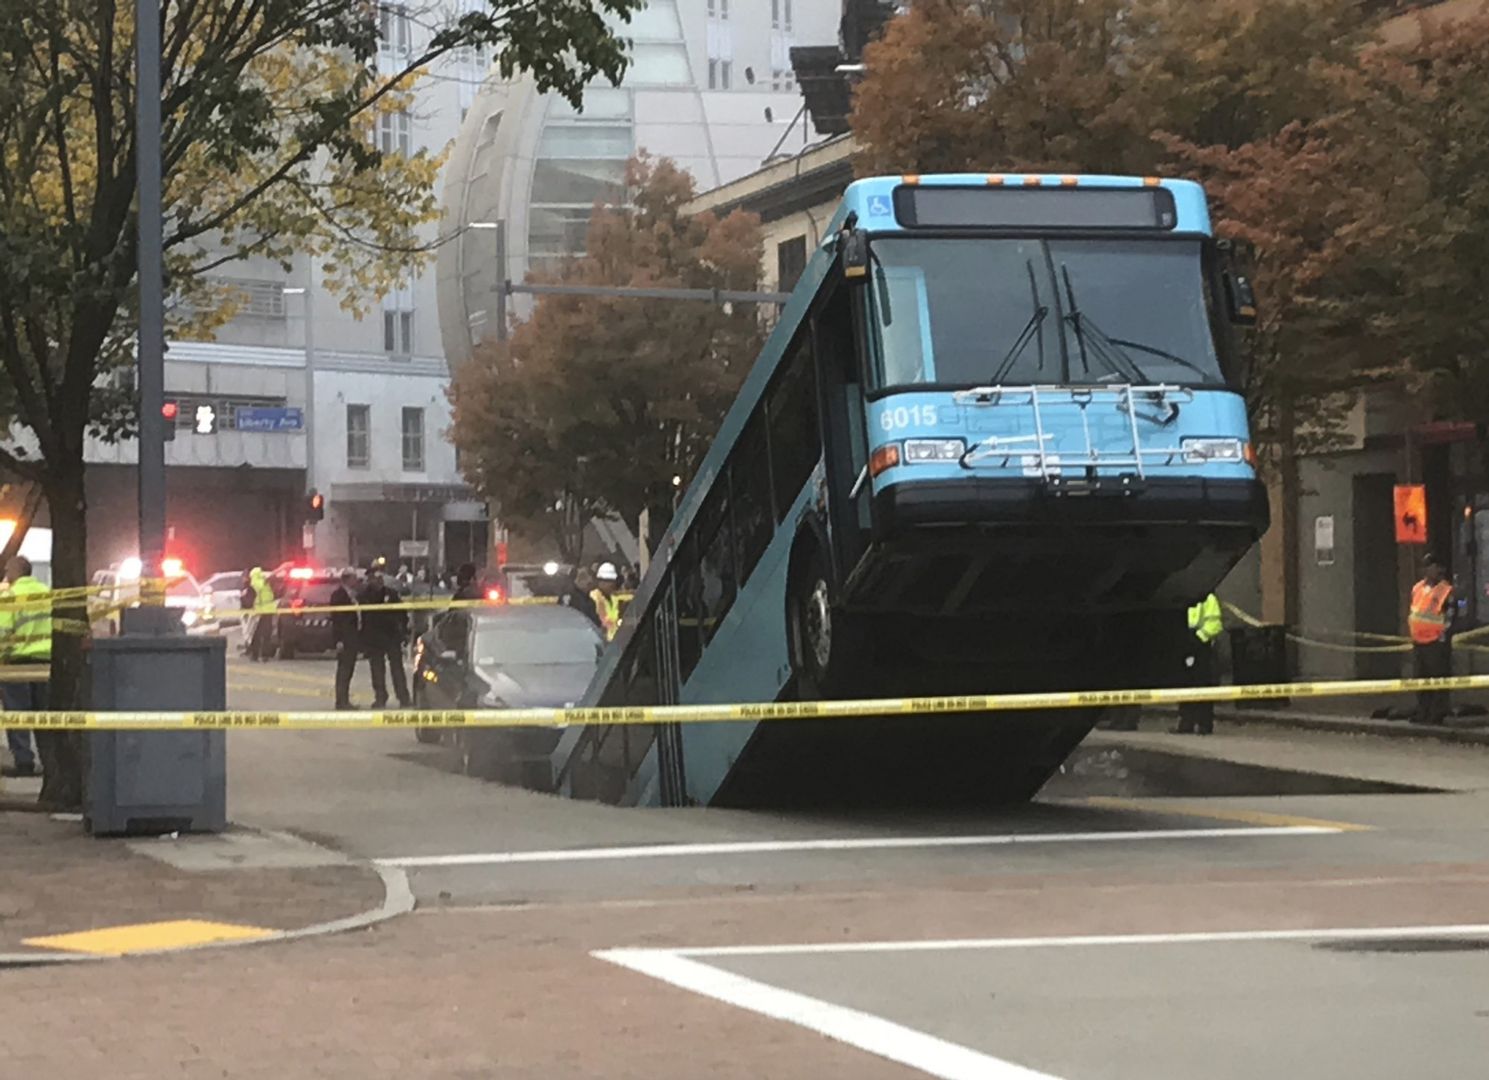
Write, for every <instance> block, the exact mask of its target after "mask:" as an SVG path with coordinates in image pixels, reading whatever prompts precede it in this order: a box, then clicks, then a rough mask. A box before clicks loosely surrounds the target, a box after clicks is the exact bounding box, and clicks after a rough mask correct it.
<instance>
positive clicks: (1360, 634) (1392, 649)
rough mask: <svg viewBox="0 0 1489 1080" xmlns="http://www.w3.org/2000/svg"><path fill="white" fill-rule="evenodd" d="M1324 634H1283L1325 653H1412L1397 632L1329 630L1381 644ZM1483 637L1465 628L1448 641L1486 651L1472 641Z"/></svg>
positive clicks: (1245, 616)
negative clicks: (1351, 641) (1355, 642)
mask: <svg viewBox="0 0 1489 1080" xmlns="http://www.w3.org/2000/svg"><path fill="white" fill-rule="evenodd" d="M1224 607H1225V610H1226V611H1228V612H1230V613H1231V614H1232V615H1234V616H1235V617H1236V618H1237V619H1240V620H1241V621H1242V622H1243V623H1245V624H1246V625H1247V626H1253V627H1255V626H1266V625H1269V624H1267V623H1265V622H1263V621H1262V620H1261V619H1258V618H1257V617H1256V616H1254V615H1252V614H1250V613H1249V612H1247V611H1245V610H1244V609H1242V608H1239V607H1237V606H1236V605H1235V604H1232V603H1229V602H1227V603H1225V604H1224ZM1325 633H1331V632H1329V631H1319V630H1310V631H1306V632H1302V633H1300V632H1296V631H1293V630H1291V629H1286V630H1284V636H1286V638H1287V639H1288V640H1289V641H1292V642H1296V643H1297V644H1299V645H1304V646H1307V647H1309V648H1314V649H1322V650H1324V651H1326V652H1346V653H1408V652H1411V649H1412V640H1411V638H1408V637H1402V636H1400V635H1396V634H1372V633H1367V632H1366V631H1364V630H1345V631H1337V632H1332V633H1333V634H1334V636H1336V637H1352V638H1356V639H1358V640H1360V641H1380V642H1389V644H1383V645H1353V644H1345V643H1343V642H1339V641H1328V640H1325V639H1324V637H1323V635H1324V634H1325ZM1486 637H1489V626H1481V627H1479V628H1478V629H1476V630H1468V631H1465V632H1464V633H1461V634H1454V635H1453V637H1452V639H1451V642H1450V643H1451V644H1452V646H1453V648H1455V649H1461V650H1463V651H1465V652H1485V653H1489V646H1485V645H1479V644H1475V643H1476V642H1478V641H1481V640H1483V639H1484V638H1486Z"/></svg>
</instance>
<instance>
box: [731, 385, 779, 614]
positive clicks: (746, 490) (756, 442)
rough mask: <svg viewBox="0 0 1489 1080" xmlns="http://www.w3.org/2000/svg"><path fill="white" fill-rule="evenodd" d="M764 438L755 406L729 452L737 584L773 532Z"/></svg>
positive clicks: (762, 422)
mask: <svg viewBox="0 0 1489 1080" xmlns="http://www.w3.org/2000/svg"><path fill="white" fill-rule="evenodd" d="M768 454H769V449H768V447H767V446H766V439H765V410H764V409H756V410H755V413H754V415H753V416H751V417H750V419H749V420H748V421H747V422H746V423H745V426H744V430H743V431H742V432H740V435H739V441H738V442H737V443H735V446H734V450H733V451H732V452H731V453H730V455H729V483H730V486H731V488H732V489H733V492H734V535H735V547H736V552H735V553H736V554H737V555H738V557H739V587H740V588H741V589H742V588H744V584H745V582H746V581H748V580H749V579H750V572H751V571H753V570H754V569H755V564H756V563H757V562H759V561H760V556H761V555H763V554H764V553H765V548H766V546H767V545H769V543H770V538H771V536H772V535H773V534H774V532H775V521H774V519H773V518H772V517H771V516H770V462H769V457H768Z"/></svg>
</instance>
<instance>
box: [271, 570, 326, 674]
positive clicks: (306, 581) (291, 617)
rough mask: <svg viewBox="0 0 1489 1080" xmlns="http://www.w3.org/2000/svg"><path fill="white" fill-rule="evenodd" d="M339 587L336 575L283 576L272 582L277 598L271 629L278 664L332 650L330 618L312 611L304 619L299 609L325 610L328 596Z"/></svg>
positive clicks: (319, 573)
mask: <svg viewBox="0 0 1489 1080" xmlns="http://www.w3.org/2000/svg"><path fill="white" fill-rule="evenodd" d="M340 584H341V579H340V576H339V574H337V573H321V572H316V573H315V574H313V575H310V576H308V577H307V576H303V575H297V574H293V573H292V574H287V575H285V576H284V577H283V578H281V579H280V580H278V581H275V582H274V585H275V587H276V588H275V592H276V593H278V594H279V612H278V614H279V618H277V619H276V620H275V623H276V625H275V628H274V629H275V634H276V636H277V639H278V643H279V658H280V659H281V660H293V659H294V658H295V656H296V654H298V653H323V652H332V651H334V650H335V648H336V641H335V639H334V638H333V637H332V636H331V616H330V615H328V614H326V613H324V612H315V611H312V612H309V613H307V614H304V615H301V614H299V612H300V609H301V608H324V607H329V606H330V605H331V594H332V593H333V592H335V591H336V588H337V586H338V585H340ZM281 589H282V591H281Z"/></svg>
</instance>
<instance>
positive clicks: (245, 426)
mask: <svg viewBox="0 0 1489 1080" xmlns="http://www.w3.org/2000/svg"><path fill="white" fill-rule="evenodd" d="M234 416H235V419H236V422H237V426H238V430H239V431H303V430H304V428H305V414H304V412H303V411H302V410H301V409H299V408H296V407H293V406H283V405H239V406H238V408H237V409H236V410H235V412H234Z"/></svg>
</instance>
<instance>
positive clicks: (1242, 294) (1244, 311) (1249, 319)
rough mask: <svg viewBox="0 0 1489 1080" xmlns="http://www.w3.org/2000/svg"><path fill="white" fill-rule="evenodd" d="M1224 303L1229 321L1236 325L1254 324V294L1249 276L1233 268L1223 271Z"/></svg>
mask: <svg viewBox="0 0 1489 1080" xmlns="http://www.w3.org/2000/svg"><path fill="white" fill-rule="evenodd" d="M1225 305H1226V307H1227V309H1228V310H1229V314H1230V321H1231V322H1233V323H1235V324H1236V325H1237V326H1255V325H1256V294H1255V293H1254V292H1253V291H1252V289H1251V278H1249V277H1247V276H1246V275H1245V274H1241V273H1237V272H1236V271H1234V270H1227V271H1226V272H1225Z"/></svg>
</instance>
